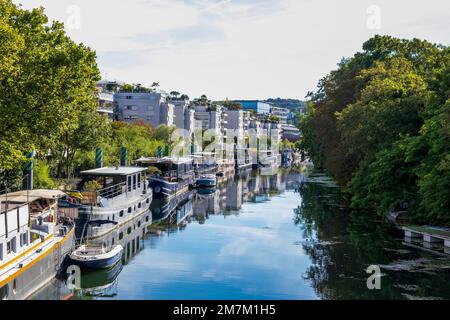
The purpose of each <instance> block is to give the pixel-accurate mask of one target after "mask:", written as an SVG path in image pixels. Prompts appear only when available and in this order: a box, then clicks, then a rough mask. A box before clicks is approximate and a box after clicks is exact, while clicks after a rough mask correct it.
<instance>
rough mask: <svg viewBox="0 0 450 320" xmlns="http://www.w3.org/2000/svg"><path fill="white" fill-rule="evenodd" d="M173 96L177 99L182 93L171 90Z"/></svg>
mask: <svg viewBox="0 0 450 320" xmlns="http://www.w3.org/2000/svg"><path fill="white" fill-rule="evenodd" d="M170 95H171V97H173V98H175V99H177V98H178V96H179V95H180V93H179V92H178V91H171V92H170Z"/></svg>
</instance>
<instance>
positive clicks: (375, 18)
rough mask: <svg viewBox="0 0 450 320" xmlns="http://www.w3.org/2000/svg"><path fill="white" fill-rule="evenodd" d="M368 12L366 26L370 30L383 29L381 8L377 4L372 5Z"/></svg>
mask: <svg viewBox="0 0 450 320" xmlns="http://www.w3.org/2000/svg"><path fill="white" fill-rule="evenodd" d="M366 13H367V15H368V17H367V21H366V26H367V29H369V30H380V29H381V8H380V7H379V6H377V5H371V6H369V7H368V8H367V10H366Z"/></svg>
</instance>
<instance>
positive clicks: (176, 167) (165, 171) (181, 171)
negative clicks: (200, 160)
mask: <svg viewBox="0 0 450 320" xmlns="http://www.w3.org/2000/svg"><path fill="white" fill-rule="evenodd" d="M136 162H137V163H138V164H139V165H141V166H146V167H154V168H156V169H157V170H153V171H152V170H150V173H149V174H150V175H151V176H155V177H158V178H161V179H164V180H167V181H169V182H176V181H178V180H184V179H186V178H188V177H191V176H192V175H193V173H194V167H193V164H192V159H191V158H171V157H164V158H154V157H151V158H140V159H138V160H136Z"/></svg>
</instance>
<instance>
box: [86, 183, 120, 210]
mask: <svg viewBox="0 0 450 320" xmlns="http://www.w3.org/2000/svg"><path fill="white" fill-rule="evenodd" d="M126 192H127V185H126V182H121V183H118V184H115V185H112V186H109V187H106V188H103V189H100V190H97V191H83V192H81V195H82V196H83V199H82V200H81V203H82V204H91V205H94V204H97V202H98V199H99V198H106V199H111V198H115V197H117V196H120V195H121V194H124V193H126Z"/></svg>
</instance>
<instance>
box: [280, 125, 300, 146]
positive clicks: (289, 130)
mask: <svg viewBox="0 0 450 320" xmlns="http://www.w3.org/2000/svg"><path fill="white" fill-rule="evenodd" d="M281 137H282V139H283V140H285V139H286V140H289V141H291V142H295V141H297V140H298V139H300V138H301V132H300V130H299V129H298V128H297V127H295V126H293V125H289V124H285V125H281Z"/></svg>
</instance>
